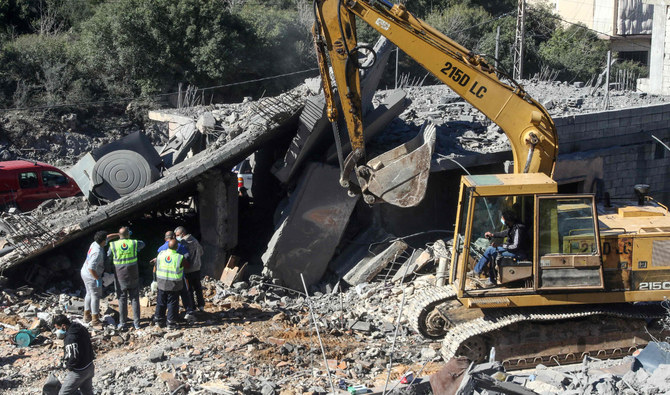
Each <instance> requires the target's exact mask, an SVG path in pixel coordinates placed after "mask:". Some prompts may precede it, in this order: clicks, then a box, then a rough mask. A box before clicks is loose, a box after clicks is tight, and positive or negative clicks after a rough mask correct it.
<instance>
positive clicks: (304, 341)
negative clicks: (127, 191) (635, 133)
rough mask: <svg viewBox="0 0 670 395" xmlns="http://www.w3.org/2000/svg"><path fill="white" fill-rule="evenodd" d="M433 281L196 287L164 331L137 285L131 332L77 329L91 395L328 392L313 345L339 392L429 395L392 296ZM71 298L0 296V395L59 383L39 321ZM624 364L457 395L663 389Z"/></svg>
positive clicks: (66, 287)
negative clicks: (187, 309)
mask: <svg viewBox="0 0 670 395" xmlns="http://www.w3.org/2000/svg"><path fill="white" fill-rule="evenodd" d="M433 281H434V277H433V276H432V275H423V276H419V277H416V278H414V279H413V281H410V282H408V283H406V284H405V285H402V284H396V285H393V284H391V283H388V282H376V283H366V284H362V285H359V286H357V287H354V288H350V289H348V290H346V291H345V292H340V288H339V287H338V286H335V287H332V286H327V287H324V288H323V289H321V292H319V291H316V292H313V294H312V295H311V296H310V298H309V299H308V298H306V297H305V295H304V294H302V293H299V292H296V291H289V290H286V289H284V288H281V287H278V286H275V285H272V282H271V281H270V280H268V279H264V278H261V277H258V276H252V277H251V278H250V279H249V281H248V282H238V283H235V284H233V286H232V287H230V288H225V287H224V286H223V285H222V284H221V283H219V282H217V281H213V280H210V279H205V280H204V284H205V297H206V300H207V304H206V308H205V310H206V311H205V312H204V313H199V314H198V316H197V320H196V322H195V323H192V324H190V325H188V324H183V326H182V327H180V328H179V329H177V330H169V331H168V330H165V329H161V328H159V327H157V326H151V325H150V317H151V314H152V313H153V309H154V305H153V302H154V299H155V295H153V294H152V293H151V291H150V289H149V288H148V287H147V288H145V289H144V290H143V291H142V299H141V303H142V305H143V307H142V317H143V320H142V328H141V329H140V330H130V331H127V332H125V331H124V332H120V331H117V330H116V329H114V326H106V327H104V329H95V328H89V330H90V332H91V334H92V339H93V343H94V347H95V350H96V353H97V359H96V361H95V366H96V375H95V379H94V387H95V389H96V394H135V393H146V394H165V393H171V394H180V393H182V394H185V393H193V394H263V395H269V394H286V395H288V394H316V393H321V394H323V393H327V392H329V391H330V382H331V381H329V377H328V371H327V370H326V369H325V364H324V357H323V354H322V351H321V346H320V344H321V343H320V342H322V344H323V349H324V351H325V353H326V359H327V364H328V367H329V372H330V375H331V378H330V380H332V382H333V383H334V384H333V385H334V386H335V388H336V389H338V390H341V391H342V393H344V389H345V388H347V387H348V386H353V385H365V386H366V387H367V388H370V389H372V388H376V389H377V390H378V391H381V390H382V389H383V388H384V385H385V384H386V383H387V377H388V384H387V388H388V389H389V390H390V389H394V392H391V393H401V394H416V393H430V391H429V390H426V386H423V387H421V386H420V385H419V383H420V382H421V381H424V382H425V379H426V376H429V375H431V374H433V373H436V372H438V371H439V370H440V369H441V368H442V367H443V366H444V362H443V361H441V358H440V356H439V351H438V350H439V347H440V343H439V342H431V341H429V340H426V339H423V338H422V337H420V336H419V335H417V334H415V333H413V332H412V331H411V330H410V329H409V328H408V326H407V322H406V319H405V318H404V317H403V315H402V314H400V312H401V311H402V310H403V307H404V304H403V303H404V302H403V293H404V296H405V299H407V298H409V297H411V295H412V294H413V293H414V291H415V290H416V289H419V288H421V287H424V286H427V285H429V284H431V283H433ZM107 291H110V288H109V287H108V289H107ZM80 296H81V292H80V290H78V289H75V287H73V286H72V284H71V283H70V282H69V281H65V282H62V283H59V284H56V285H54V286H53V287H52V288H50V289H49V290H47V291H46V292H39V293H38V292H34V291H33V290H32V289H30V288H28V287H21V288H17V289H9V288H5V289H4V290H3V291H2V293H1V298H0V305H1V306H0V308H1V310H0V328H2V330H1V331H0V338H1V339H2V342H1V344H0V355H2V357H1V358H0V388H1V389H2V392H3V393H7V394H29V393H30V394H39V393H41V391H42V386H43V384H44V383H45V381H46V379H47V377H48V376H49V375H50V374H52V373H53V374H55V375H56V376H57V377H59V376H60V377H62V376H63V375H64V373H65V372H64V371H63V370H61V369H59V368H58V367H57V364H58V361H59V358H60V357H61V355H62V351H63V350H62V341H61V340H58V339H57V338H56V336H55V335H54V334H53V333H52V332H51V331H50V330H49V324H48V322H49V320H50V319H51V318H52V317H53V315H54V314H56V313H59V312H63V311H65V312H66V313H68V314H71V315H72V317H75V318H76V320H77V321H79V322H80V318H77V317H81V315H80V314H78V313H77V311H78V310H77V309H78V307H79V306H80V304H81V298H80ZM116 307H117V306H116V304H115V301H114V299H113V298H112V297H111V296H108V297H107V298H106V299H105V301H104V302H103V310H105V311H106V313H107V314H106V315H105V320H106V321H107V322H108V323H110V324H112V323H114V321H115V320H114V319H115V317H116V315H115V314H116ZM311 312H313V313H314V318H312V316H311V314H310V313H311ZM399 315H400V319H399V320H398V316H399ZM313 320H315V321H316V322H317V325H318V333H317V331H316V330H315V326H314V321H313ZM398 321H399V326H398V327H397V331H396V326H395V323H396V322H398ZM31 326H32V327H35V326H39V327H40V328H41V333H40V335H39V336H38V337H37V339H36V341H35V342H34V344H33V345H31V346H29V347H23V348H21V347H17V346H16V345H14V344H12V343H11V339H12V338H13V334H14V333H15V331H16V330H18V329H22V328H28V327H31ZM391 361H392V366H391V370H390V375H389V370H388V366H389V363H390V362H391ZM635 363H636V358H634V357H626V358H625V359H623V360H610V361H599V360H597V359H593V358H587V359H585V360H584V362H583V363H582V364H577V365H570V366H563V367H558V368H546V367H544V366H542V365H540V366H538V367H537V368H535V369H532V370H528V371H520V372H514V373H513V374H511V373H505V372H504V370H503V369H501V368H500V367H499V365H497V364H495V363H494V364H484V365H480V366H479V367H477V366H475V367H474V369H472V368H471V369H472V370H471V372H470V373H469V375H468V376H467V377H468V378H469V379H470V380H471V381H473V383H474V385H473V387H472V388H471V389H470V390H468V391H466V392H464V393H477V394H494V393H500V392H495V391H491V390H488V391H487V390H484V389H482V387H481V385H479V384H477V383H479V382H478V381H477V379H479V380H481V375H482V374H485V377H488V380H493V382H496V383H502V382H506V383H511V384H510V385H517V386H522V387H524V388H525V389H526V390H529V391H534V392H528V393H541V394H566V393H569V394H575V395H576V394H619V393H622V394H631V395H632V394H640V393H644V394H662V393H668V392H667V391H670V365H660V367H658V368H656V369H655V370H652V371H648V370H646V369H643V368H641V367H636V366H635ZM478 370H479V372H480V373H476V372H477V371H478ZM409 372H413V374H414V377H418V378H419V379H417V381H416V382H415V384H414V385H412V386H407V385H398V384H399V381H400V380H401V379H402V378H403V377H404V376H405V375H406V374H408V373H409ZM482 372H483V373H482ZM473 378H474V379H473ZM496 380H497V381H496ZM503 393H504V392H503Z"/></svg>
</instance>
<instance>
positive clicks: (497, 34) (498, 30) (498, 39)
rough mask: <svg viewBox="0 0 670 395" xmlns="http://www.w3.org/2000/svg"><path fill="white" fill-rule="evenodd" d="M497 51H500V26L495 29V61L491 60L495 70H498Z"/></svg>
mask: <svg viewBox="0 0 670 395" xmlns="http://www.w3.org/2000/svg"><path fill="white" fill-rule="evenodd" d="M499 49H500V25H498V29H496V53H495V56H494V58H495V59H493V61H494V62H495V63H494V65H495V67H496V69H497V68H498V56H499V53H500V51H499Z"/></svg>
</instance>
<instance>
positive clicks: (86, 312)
mask: <svg viewBox="0 0 670 395" xmlns="http://www.w3.org/2000/svg"><path fill="white" fill-rule="evenodd" d="M84 322H87V323H88V322H91V310H84Z"/></svg>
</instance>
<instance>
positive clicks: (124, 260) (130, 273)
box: [107, 226, 144, 330]
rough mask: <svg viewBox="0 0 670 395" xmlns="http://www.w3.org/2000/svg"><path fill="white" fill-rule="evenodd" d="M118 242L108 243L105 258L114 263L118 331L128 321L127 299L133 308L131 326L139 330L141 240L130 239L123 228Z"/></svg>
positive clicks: (126, 230)
mask: <svg viewBox="0 0 670 395" xmlns="http://www.w3.org/2000/svg"><path fill="white" fill-rule="evenodd" d="M119 237H120V240H116V241H112V242H111V243H109V250H108V251H107V256H111V257H112V261H113V263H114V271H115V274H116V276H115V278H114V285H115V287H116V298H117V300H118V302H119V315H120V316H121V317H120V318H119V321H120V322H119V325H118V328H119V330H122V329H124V328H125V326H126V321H127V320H128V298H130V301H131V304H132V308H133V325H134V326H135V329H140V289H139V287H140V274H139V269H138V261H137V252H138V251H140V250H141V249H142V248H144V242H143V241H141V240H133V239H130V238H129V237H130V229H128V227H126V226H124V227H122V228H121V229H120V230H119Z"/></svg>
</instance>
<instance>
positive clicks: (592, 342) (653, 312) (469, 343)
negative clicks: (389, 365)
mask: <svg viewBox="0 0 670 395" xmlns="http://www.w3.org/2000/svg"><path fill="white" fill-rule="evenodd" d="M482 312H483V317H480V318H475V319H472V320H469V321H465V322H462V323H460V324H457V325H454V326H452V327H450V328H448V330H447V334H446V336H445V338H444V340H443V343H442V349H441V351H442V356H443V357H444V359H445V360H449V359H451V358H452V357H454V356H457V355H463V356H466V357H468V358H470V359H471V360H474V361H482V360H484V359H485V358H487V357H488V355H489V350H490V348H491V347H494V348H495V349H496V359H497V360H500V361H502V363H503V365H504V366H505V367H506V369H508V370H509V369H511V370H515V369H525V368H530V367H534V366H537V365H538V364H544V365H560V364H564V363H573V362H578V361H580V360H582V359H583V358H584V356H586V355H589V356H593V357H597V358H599V359H609V358H620V357H623V356H625V355H629V354H631V353H633V352H634V351H635V350H636V349H637V348H638V347H640V346H644V345H646V344H647V343H648V341H649V340H648V339H649V338H650V334H653V333H654V331H655V330H654V329H652V330H651V331H650V330H649V328H648V327H647V322H648V320H654V319H658V318H661V317H663V316H664V315H665V314H667V311H666V310H665V309H664V308H662V307H661V306H660V305H606V306H603V305H595V306H561V307H551V308H547V307H533V308H507V309H504V310H503V309H484V310H482Z"/></svg>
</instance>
